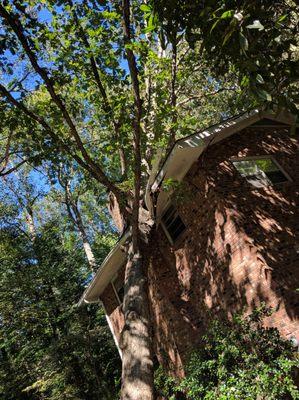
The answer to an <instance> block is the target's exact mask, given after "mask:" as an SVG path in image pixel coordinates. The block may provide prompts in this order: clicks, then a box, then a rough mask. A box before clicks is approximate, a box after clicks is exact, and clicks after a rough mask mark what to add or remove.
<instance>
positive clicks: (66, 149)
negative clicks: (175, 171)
mask: <svg viewBox="0 0 299 400" xmlns="http://www.w3.org/2000/svg"><path fill="white" fill-rule="evenodd" d="M0 94H1V95H2V96H3V97H5V98H6V99H7V101H8V102H9V103H10V104H11V105H13V106H15V107H16V108H17V109H18V110H20V111H22V112H23V113H24V114H25V115H27V116H28V117H29V118H30V119H32V120H33V121H36V122H37V123H38V124H39V125H41V126H42V127H43V128H44V129H45V131H46V132H47V133H48V134H49V136H50V137H51V138H52V139H53V140H54V141H55V142H56V143H57V144H58V145H59V147H60V148H61V149H63V150H64V152H65V153H66V154H69V155H70V156H71V157H72V158H73V159H74V160H75V161H76V162H77V163H78V164H79V165H80V166H81V167H82V168H83V169H84V170H86V171H88V172H89V173H90V174H91V176H92V177H93V178H95V179H96V180H97V181H98V182H100V183H102V184H103V185H104V186H105V187H106V188H107V189H108V190H109V191H111V192H113V193H114V194H115V196H116V197H117V199H118V201H120V199H121V198H122V195H123V193H122V192H121V190H120V189H118V188H117V187H116V186H115V184H114V183H112V182H110V180H109V179H108V178H107V177H106V175H105V174H103V173H101V170H100V171H97V170H96V169H95V168H92V166H90V165H89V164H87V163H86V162H85V161H84V160H82V158H81V157H79V156H78V155H77V154H76V153H73V152H71V151H70V147H69V146H68V145H67V144H65V143H64V142H63V141H62V140H61V139H60V138H59V136H58V135H56V133H55V132H54V131H53V130H52V128H51V127H50V125H49V124H48V123H47V122H46V121H45V120H44V119H43V118H41V117H39V116H38V115H36V114H34V113H33V112H32V111H31V110H29V109H28V108H27V107H26V106H25V105H24V104H23V103H21V102H20V101H18V100H16V99H15V98H14V97H13V96H12V95H11V94H10V93H9V91H8V90H7V89H6V88H5V87H4V86H3V85H2V84H1V83H0Z"/></svg>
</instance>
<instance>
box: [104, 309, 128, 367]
mask: <svg viewBox="0 0 299 400" xmlns="http://www.w3.org/2000/svg"><path fill="white" fill-rule="evenodd" d="M101 304H102V307H103V310H104V312H105V317H106V321H107V324H108V326H109V329H110V332H111V334H112V337H113V340H114V343H115V346H116V347H117V350H118V354H119V356H120V359H121V360H122V358H123V355H122V351H121V349H120V347H119V344H118V340H117V338H116V335H115V332H114V329H113V325H112V323H111V321H110V318H109V315H108V313H107V310H106V308H105V306H104V303H103V302H102V301H101Z"/></svg>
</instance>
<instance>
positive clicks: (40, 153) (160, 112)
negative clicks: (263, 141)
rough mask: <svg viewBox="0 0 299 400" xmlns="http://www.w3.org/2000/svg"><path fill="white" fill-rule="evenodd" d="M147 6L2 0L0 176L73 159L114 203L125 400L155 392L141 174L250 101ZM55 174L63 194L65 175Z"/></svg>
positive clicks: (148, 220)
mask: <svg viewBox="0 0 299 400" xmlns="http://www.w3.org/2000/svg"><path fill="white" fill-rule="evenodd" d="M147 15H148V11H147V8H146V7H144V5H143V6H142V4H141V3H140V2H139V1H133V0H132V1H131V2H130V0H122V1H120V2H109V1H98V0H78V1H75V0H66V1H61V0H56V1H55V0H44V1H42V2H40V1H36V0H28V1H18V0H14V1H12V0H6V1H3V2H2V3H1V4H0V19H1V26H0V39H1V40H0V67H1V83H0V95H1V103H0V104H1V108H0V112H1V120H0V125H1V141H2V143H3V151H2V154H1V159H0V162H1V168H0V175H2V176H5V175H7V174H9V173H11V172H12V171H15V170H17V169H18V168H20V167H22V165H24V164H25V163H29V164H32V165H40V164H42V163H43V161H44V160H47V161H48V162H50V163H52V164H53V165H57V166H59V165H63V163H64V161H65V160H66V159H68V162H69V163H71V164H74V165H75V166H76V168H80V170H81V173H84V174H85V177H86V180H87V181H88V182H90V185H92V183H91V182H92V180H94V182H97V184H99V185H101V186H102V187H104V188H105V189H106V191H107V194H108V193H109V196H108V195H107V199H108V198H109V199H112V200H113V203H114V204H115V205H116V206H117V208H118V209H119V212H120V214H121V217H122V220H123V225H124V227H125V229H127V230H128V231H129V232H130V236H129V237H130V239H129V240H128V242H127V243H126V254H127V264H126V269H125V271H126V272H125V295H124V305H123V312H124V316H125V327H124V329H123V331H122V340H121V345H122V353H123V361H122V362H123V372H122V398H123V399H130V400H137V399H140V398H141V396H142V399H145V400H149V399H153V361H152V346H151V333H150V332H151V321H150V316H149V304H148V295H147V287H146V271H145V269H144V265H143V253H144V250H143V249H144V247H145V246H146V243H147V241H148V238H149V235H150V233H151V230H152V229H153V226H154V219H153V216H151V215H150V213H149V212H148V210H147V209H146V207H145V205H144V202H143V197H144V192H145V190H146V187H147V182H148V178H149V176H150V175H151V173H152V170H153V168H154V167H153V166H155V165H159V164H160V163H161V160H162V159H163V157H165V155H166V153H167V151H168V150H169V149H170V148H171V146H172V145H173V143H174V141H175V140H176V139H177V138H178V137H179V136H182V135H184V134H187V133H191V132H192V131H194V130H196V129H199V128H200V127H201V126H202V125H204V124H207V123H209V122H210V121H211V120H213V119H214V121H215V119H216V117H215V115H217V117H220V116H221V115H222V116H223V115H228V114H229V113H231V112H233V111H236V110H237V109H240V108H241V107H244V106H245V107H246V104H245V102H244V100H242V96H241V94H240V91H239V86H238V84H237V83H236V82H237V77H236V76H235V72H234V71H233V70H227V71H225V74H224V75H223V76H222V78H221V79H220V78H218V79H217V80H215V79H213V78H212V75H211V72H210V68H209V66H208V62H205V60H204V59H202V58H201V57H199V49H198V48H195V49H194V50H191V49H190V47H189V46H188V45H187V44H186V41H185V40H184V37H183V35H182V32H181V30H180V29H179V27H178V29H177V30H176V31H173V32H172V35H171V38H170V39H167V38H165V37H164V36H163V34H160V35H158V34H157V33H155V32H154V31H153V29H152V26H151V24H150V21H149V20H148V18H147ZM199 115H200V116H201V118H199V117H198V116H199ZM158 149H162V151H158V152H157V150H158ZM156 153H158V154H160V160H159V159H157V157H156V156H155V154H156ZM61 183H62V186H66V192H67V189H68V188H67V185H68V183H67V179H65V177H63V178H62V179H61ZM66 197H67V198H66V202H67V206H68V207H70V206H74V205H75V206H76V204H72V203H74V202H73V199H72V197H71V194H70V193H68V194H67V196H66ZM71 215H72V216H73V217H74V216H75V214H74V210H73V211H72V210H71ZM77 217H78V216H77ZM76 222H77V223H78V222H80V221H79V219H78V218H77V220H76Z"/></svg>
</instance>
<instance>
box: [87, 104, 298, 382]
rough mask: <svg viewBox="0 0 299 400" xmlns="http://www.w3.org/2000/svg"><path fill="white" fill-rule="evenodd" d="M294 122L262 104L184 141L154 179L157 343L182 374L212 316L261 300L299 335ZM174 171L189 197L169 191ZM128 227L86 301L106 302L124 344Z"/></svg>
mask: <svg viewBox="0 0 299 400" xmlns="http://www.w3.org/2000/svg"><path fill="white" fill-rule="evenodd" d="M292 124H294V120H293V119H292V117H291V116H289V115H286V114H282V113H281V114H272V113H267V112H262V111H258V110H254V111H251V112H249V113H246V114H243V115H241V116H238V117H234V118H231V119H229V120H227V121H225V122H223V123H220V124H219V125H215V126H212V127H210V128H208V129H206V130H204V131H202V132H199V133H196V134H194V135H191V136H189V137H187V138H183V139H180V140H178V141H177V142H176V144H175V145H174V147H173V148H172V150H171V151H170V153H169V155H168V157H167V159H166V161H165V162H164V164H163V166H162V168H161V170H160V171H158V172H157V174H156V175H155V176H153V177H151V178H150V182H149V185H148V186H149V190H148V191H147V193H146V196H145V202H146V205H147V207H148V209H149V210H150V211H151V213H152V215H154V217H155V219H156V226H157V228H156V230H155V231H154V232H153V234H152V237H151V243H150V245H149V246H148V254H147V262H148V271H149V272H148V274H149V275H148V290H149V297H150V307H151V314H152V321H153V338H154V348H155V352H156V355H157V358H158V360H159V362H160V363H162V365H164V366H165V367H166V368H168V369H169V370H172V371H174V372H175V373H176V374H178V375H180V374H181V371H182V369H181V367H182V366H183V365H184V362H185V360H186V358H187V357H188V354H189V352H190V351H191V350H192V348H194V346H196V344H197V343H198V342H199V341H200V337H201V335H202V334H203V333H204V332H205V329H206V327H207V324H208V323H209V319H210V318H211V317H213V318H222V317H230V316H231V315H232V314H233V313H235V312H237V311H239V310H244V309H245V310H247V311H250V310H251V309H252V308H254V307H256V306H258V305H259V304H260V303H261V302H265V303H266V304H267V305H268V306H271V307H272V308H273V310H274V312H273V314H272V315H271V316H270V317H268V318H267V319H266V321H265V324H267V325H268V326H275V327H277V328H278V329H279V331H280V332H281V334H282V335H283V336H285V337H287V338H293V340H297V341H298V342H299V320H298V317H299V293H298V292H297V291H296V289H297V288H299V263H298V253H299V241H298V236H297V237H296V235H297V234H298V228H299V218H298V213H297V210H296V195H297V194H298V188H299V186H298V183H299V180H298V173H299V159H298V153H297V140H296V136H294V135H291V134H290V130H291V129H290V127H291V126H292ZM297 134H298V129H297ZM169 178H171V179H173V180H175V181H177V182H181V185H180V188H181V189H180V191H182V188H183V191H184V193H185V196H183V200H181V201H175V200H173V199H176V193H172V195H170V192H169V191H166V190H163V184H164V183H165V181H167V180H168V179H169ZM153 196H155V199H156V202H155V204H156V207H155V208H153V205H152V204H153V203H154V202H153V201H152V198H153ZM119 225H120V227H121V221H119ZM127 235H128V234H127V233H126V232H124V233H123V234H122V236H121V237H120V239H119V241H118V243H117V244H116V245H115V247H114V248H113V249H112V251H111V252H110V254H109V255H108V256H107V258H106V259H105V261H104V262H103V264H102V266H101V267H100V268H99V270H98V271H97V273H96V275H95V277H94V279H93V281H92V282H91V284H90V285H89V287H88V288H87V289H86V291H85V293H84V295H83V300H84V301H85V302H87V303H94V302H98V301H102V303H103V305H104V308H105V311H106V314H107V319H108V322H109V325H110V328H111V330H112V332H113V335H114V338H115V340H116V343H117V342H118V339H119V335H120V332H121V329H122V327H123V323H124V321H123V315H122V310H121V303H122V297H123V277H124V264H125V255H124V253H123V251H122V245H123V243H124V242H125V240H126V237H127Z"/></svg>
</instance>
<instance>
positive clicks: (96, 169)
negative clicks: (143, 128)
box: [0, 4, 121, 200]
mask: <svg viewBox="0 0 299 400" xmlns="http://www.w3.org/2000/svg"><path fill="white" fill-rule="evenodd" d="M0 16H1V17H2V18H3V19H4V20H5V21H6V22H7V23H8V25H9V26H10V27H11V29H12V30H13V31H14V33H15V35H16V36H17V38H18V39H19V42H20V43H21V45H22V47H23V49H24V51H25V53H26V55H27V56H28V58H29V60H30V63H31V65H32V67H33V68H34V70H35V71H36V72H37V74H38V75H39V76H40V77H41V78H42V80H43V82H44V83H45V85H46V88H47V90H48V92H49V94H50V96H51V98H52V100H53V101H54V103H55V104H56V105H57V107H58V109H59V110H60V111H61V113H62V115H63V117H64V120H65V122H66V123H67V125H68V126H69V129H70V133H71V136H72V137H73V138H74V139H75V142H76V145H77V147H78V149H79V151H80V153H81V155H82V157H83V159H84V161H85V162H83V160H82V159H81V158H80V161H78V160H77V159H76V158H75V154H73V155H72V156H73V157H74V158H75V159H76V161H77V162H78V163H80V165H82V163H83V165H84V164H85V168H86V166H88V169H89V171H91V170H92V171H93V176H94V177H96V179H97V180H98V181H99V182H100V183H102V184H103V185H104V186H105V187H107V189H108V190H111V191H112V192H113V193H114V194H115V196H116V197H117V198H118V199H119V200H120V196H121V191H120V190H119V189H118V188H117V187H116V186H115V185H114V184H113V183H112V182H111V181H110V180H109V179H108V177H107V176H106V174H105V173H104V172H103V170H102V169H101V167H100V166H99V165H98V164H97V163H95V162H94V161H93V160H92V158H91V157H90V156H89V154H88V153H87V151H86V149H85V147H84V145H83V142H82V140H81V138H80V135H79V133H78V132H77V128H76V126H75V124H74V123H73V121H72V118H71V116H70V114H69V113H68V111H67V109H66V107H65V105H64V103H63V101H62V100H61V98H60V97H59V95H58V94H57V93H56V91H55V89H54V86H53V83H52V80H51V79H50V78H49V77H48V73H47V71H46V69H45V68H42V67H40V65H39V64H38V61H37V59H36V56H35V54H34V52H33V50H32V49H31V47H30V45H29V40H28V39H27V38H26V36H25V34H24V29H23V26H22V24H21V23H20V21H19V19H18V17H17V16H16V15H11V14H10V13H8V12H7V11H6V9H5V8H4V7H3V6H2V5H1V4H0ZM32 114H33V113H31V115H32ZM31 118H32V116H31ZM35 120H36V118H35ZM39 120H40V118H39ZM43 124H44V121H43ZM46 125H47V131H49V132H50V131H51V128H50V129H49V126H48V124H46ZM43 126H44V125H43ZM55 136H56V135H55ZM56 139H57V137H56ZM60 142H61V141H60ZM64 147H65V146H64Z"/></svg>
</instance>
